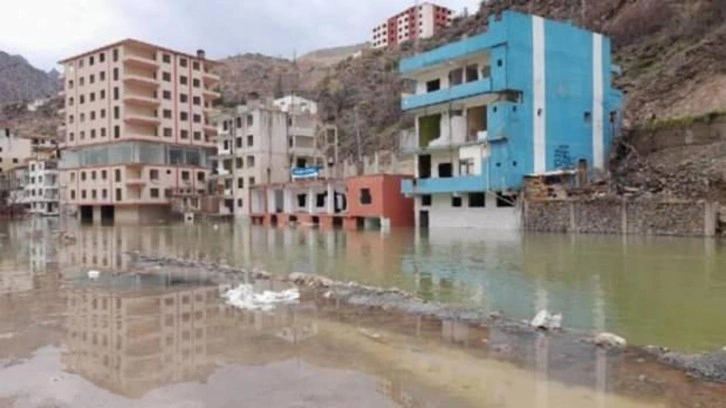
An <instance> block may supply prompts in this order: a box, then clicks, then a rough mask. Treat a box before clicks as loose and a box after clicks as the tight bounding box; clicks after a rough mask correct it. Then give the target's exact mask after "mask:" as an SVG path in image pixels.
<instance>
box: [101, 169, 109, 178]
mask: <svg viewBox="0 0 726 408" xmlns="http://www.w3.org/2000/svg"><path fill="white" fill-rule="evenodd" d="M107 177H108V173H107V172H106V170H101V180H106V178H107Z"/></svg>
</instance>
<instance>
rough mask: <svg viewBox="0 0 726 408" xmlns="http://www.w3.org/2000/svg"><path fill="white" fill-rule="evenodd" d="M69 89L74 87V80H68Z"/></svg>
mask: <svg viewBox="0 0 726 408" xmlns="http://www.w3.org/2000/svg"><path fill="white" fill-rule="evenodd" d="M68 89H73V80H72V79H70V80H68Z"/></svg>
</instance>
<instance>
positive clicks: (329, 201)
mask: <svg viewBox="0 0 726 408" xmlns="http://www.w3.org/2000/svg"><path fill="white" fill-rule="evenodd" d="M326 188H327V193H328V195H327V197H326V199H325V212H326V213H328V214H335V188H333V183H331V182H328V184H327V186H326Z"/></svg>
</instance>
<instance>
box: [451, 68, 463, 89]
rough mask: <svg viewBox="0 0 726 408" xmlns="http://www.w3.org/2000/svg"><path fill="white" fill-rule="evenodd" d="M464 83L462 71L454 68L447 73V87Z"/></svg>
mask: <svg viewBox="0 0 726 408" xmlns="http://www.w3.org/2000/svg"><path fill="white" fill-rule="evenodd" d="M463 82H464V69H463V68H456V69H452V70H451V71H449V86H456V85H461V84H462V83H463Z"/></svg>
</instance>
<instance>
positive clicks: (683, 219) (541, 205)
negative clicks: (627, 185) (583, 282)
mask: <svg viewBox="0 0 726 408" xmlns="http://www.w3.org/2000/svg"><path fill="white" fill-rule="evenodd" d="M522 217H523V220H522V225H523V228H524V229H525V230H527V231H537V232H572V233H587V234H633V235H674V236H705V237H713V236H715V235H716V228H717V223H718V205H717V204H715V203H710V202H703V201H701V202H688V201H661V200H636V201H629V200H624V199H619V198H609V199H602V198H600V199H592V200H563V201H530V202H526V203H525V205H524V211H523V213H522Z"/></svg>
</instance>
